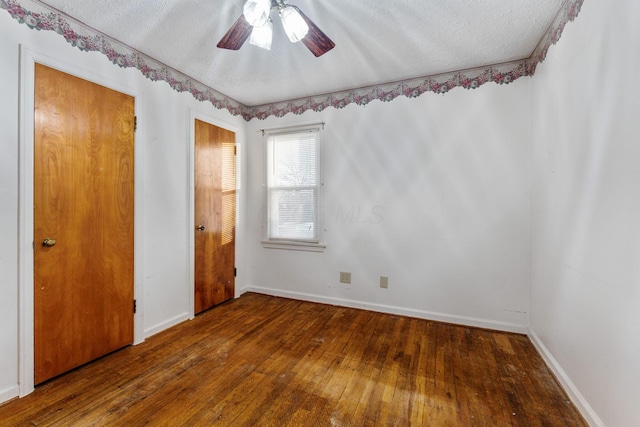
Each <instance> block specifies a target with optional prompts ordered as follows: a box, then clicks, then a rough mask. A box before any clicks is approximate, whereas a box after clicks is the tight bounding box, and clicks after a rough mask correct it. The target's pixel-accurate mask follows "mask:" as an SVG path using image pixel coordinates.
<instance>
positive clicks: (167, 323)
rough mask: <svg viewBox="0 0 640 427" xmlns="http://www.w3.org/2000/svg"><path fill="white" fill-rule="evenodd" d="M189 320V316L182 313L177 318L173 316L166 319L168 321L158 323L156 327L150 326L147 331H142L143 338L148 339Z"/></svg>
mask: <svg viewBox="0 0 640 427" xmlns="http://www.w3.org/2000/svg"><path fill="white" fill-rule="evenodd" d="M190 318H191V316H190V315H189V313H182V314H179V315H177V316H174V317H172V318H171V319H168V320H166V321H164V322H162V323H158V324H157V325H155V326H152V327H151V328H149V329H146V330H145V331H144V337H145V339H146V338H149V337H150V336H151V335H155V334H157V333H158V332H162V331H164V330H165V329H169V328H170V327H172V326H175V325H177V324H178V323H182V322H184V321H185V320H189V319H190Z"/></svg>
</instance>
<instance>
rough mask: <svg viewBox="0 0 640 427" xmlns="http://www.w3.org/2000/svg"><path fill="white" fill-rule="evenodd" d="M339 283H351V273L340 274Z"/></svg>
mask: <svg viewBox="0 0 640 427" xmlns="http://www.w3.org/2000/svg"><path fill="white" fill-rule="evenodd" d="M340 283H351V273H347V272H345V271H341V272H340Z"/></svg>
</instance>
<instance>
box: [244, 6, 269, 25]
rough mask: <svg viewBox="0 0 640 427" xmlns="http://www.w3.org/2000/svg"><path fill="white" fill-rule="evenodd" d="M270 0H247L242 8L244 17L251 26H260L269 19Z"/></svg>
mask: <svg viewBox="0 0 640 427" xmlns="http://www.w3.org/2000/svg"><path fill="white" fill-rule="evenodd" d="M270 13H271V0H247V1H246V2H245V3H244V7H243V8H242V14H243V15H244V19H246V20H247V22H248V23H249V25H251V26H253V27H262V26H263V25H264V24H266V22H267V21H268V20H269V14H270Z"/></svg>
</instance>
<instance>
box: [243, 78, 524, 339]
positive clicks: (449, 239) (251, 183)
mask: <svg viewBox="0 0 640 427" xmlns="http://www.w3.org/2000/svg"><path fill="white" fill-rule="evenodd" d="M529 91H530V80H529V79H521V80H518V81H516V82H515V83H513V84H511V85H509V86H497V85H494V84H488V85H485V86H483V87H481V88H480V89H477V90H476V91H468V90H464V89H460V88H458V89H454V90H452V91H451V92H449V93H447V94H446V95H444V96H443V95H435V94H425V95H423V96H422V97H419V98H417V99H407V98H404V97H400V98H397V99H396V100H394V101H393V102H391V103H382V102H377V101H376V102H373V103H371V104H369V105H367V106H366V107H360V106H355V105H350V106H348V107H346V108H344V109H341V110H336V109H333V108H330V109H327V110H325V111H323V112H320V113H315V112H312V111H308V112H306V113H304V114H303V115H302V116H293V115H287V116H285V117H283V118H274V117H272V118H269V119H267V120H265V121H258V120H255V119H254V120H252V121H251V122H250V123H249V129H248V132H247V135H248V142H247V145H248V147H247V148H248V151H249V153H248V159H249V161H250V164H249V165H248V170H249V172H248V191H249V194H248V201H247V203H248V205H247V206H248V215H247V221H248V229H247V239H248V240H247V248H248V259H249V260H250V265H251V269H250V276H249V277H248V278H247V283H248V284H249V285H250V289H254V290H258V291H260V292H266V293H271V294H275V295H286V296H291V297H297V298H304V299H310V300H314V301H324V302H330V303H335V304H343V305H350V306H355V307H366V308H369V309H374V310H380V311H388V312H396V313H405V314H410V315H413V316H418V317H427V318H434V319H442V320H447V321H453V322H458V323H465V324H472V325H480V326H487V327H493V328H497V329H507V330H518V331H523V330H526V326H527V325H528V315H527V313H528V311H529V306H528V292H529V291H528V289H529V210H530V191H529V181H530V179H529V158H530V149H531V147H530V131H529V130H530V103H529V101H528V100H529V97H530V92H529ZM312 121H324V122H326V128H325V135H324V141H325V159H324V160H325V162H324V164H325V228H326V233H325V237H326V243H327V249H326V251H325V252H324V253H312V252H298V251H289V250H280V249H265V248H263V247H262V246H261V244H260V239H261V237H262V228H261V226H262V213H263V211H264V194H263V188H262V183H263V180H264V178H263V165H262V162H263V150H262V148H263V141H262V136H261V134H260V133H259V132H258V131H257V130H258V129H260V128H271V127H278V126H286V125H292V124H297V123H304V122H312ZM340 271H347V272H351V273H352V284H351V285H345V284H340V283H339V272H340ZM379 276H388V277H389V288H388V289H381V288H380V287H379Z"/></svg>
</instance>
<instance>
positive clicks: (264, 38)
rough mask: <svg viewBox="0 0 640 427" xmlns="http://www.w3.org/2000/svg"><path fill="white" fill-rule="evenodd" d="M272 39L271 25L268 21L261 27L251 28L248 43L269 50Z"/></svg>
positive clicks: (269, 20)
mask: <svg viewBox="0 0 640 427" xmlns="http://www.w3.org/2000/svg"><path fill="white" fill-rule="evenodd" d="M272 38H273V24H272V23H271V19H268V20H267V22H266V24H264V25H263V26H261V27H253V30H252V31H251V38H250V39H249V43H251V44H252V45H254V46H258V47H261V48H262V49H266V50H271V39H272Z"/></svg>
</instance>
